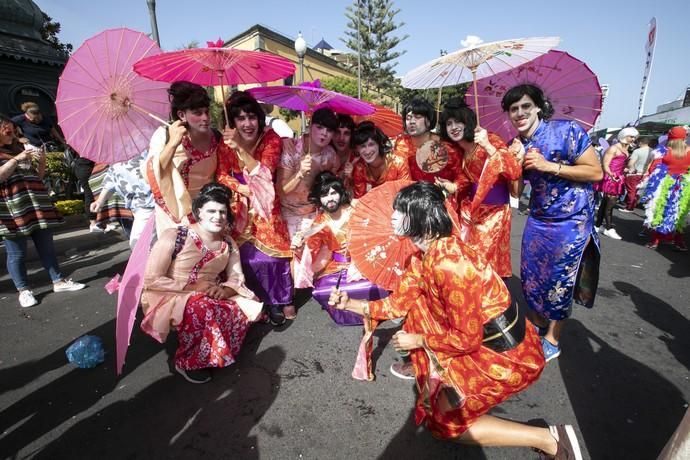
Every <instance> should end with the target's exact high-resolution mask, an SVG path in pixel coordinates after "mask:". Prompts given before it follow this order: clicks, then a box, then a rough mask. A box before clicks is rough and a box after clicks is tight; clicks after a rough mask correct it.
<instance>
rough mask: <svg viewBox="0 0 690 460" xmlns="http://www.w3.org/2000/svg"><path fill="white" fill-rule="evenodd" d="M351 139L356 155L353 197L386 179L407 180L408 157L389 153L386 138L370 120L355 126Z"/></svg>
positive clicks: (408, 173)
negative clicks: (357, 156) (357, 158)
mask: <svg viewBox="0 0 690 460" xmlns="http://www.w3.org/2000/svg"><path fill="white" fill-rule="evenodd" d="M352 142H353V143H354V145H355V149H356V150H357V154H358V155H359V160H357V161H356V162H355V165H354V169H353V171H352V180H353V194H354V197H355V198H361V197H363V196H364V195H365V194H366V193H367V192H368V191H369V190H371V189H373V188H375V187H378V186H379V185H381V184H383V183H385V182H388V181H394V180H403V179H407V180H410V168H409V167H408V166H407V160H406V159H405V158H404V157H402V156H399V155H396V154H394V153H393V152H391V143H390V141H389V140H388V137H386V135H385V134H384V133H383V131H381V130H380V129H379V128H377V127H376V125H375V124H374V123H372V122H371V121H363V122H361V123H360V124H358V125H357V128H355V133H354V135H353V139H352Z"/></svg>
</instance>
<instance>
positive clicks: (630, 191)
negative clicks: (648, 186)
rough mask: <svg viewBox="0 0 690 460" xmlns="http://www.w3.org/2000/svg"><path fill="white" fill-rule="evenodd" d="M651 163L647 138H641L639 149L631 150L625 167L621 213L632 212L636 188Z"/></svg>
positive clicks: (650, 149)
mask: <svg viewBox="0 0 690 460" xmlns="http://www.w3.org/2000/svg"><path fill="white" fill-rule="evenodd" d="M651 161H652V148H651V147H650V146H649V138H646V137H641V138H640V139H639V147H638V148H636V149H635V150H633V153H632V154H631V155H630V159H629V160H628V164H627V166H626V169H627V173H626V175H625V191H626V196H625V208H624V209H621V212H633V211H634V210H635V206H636V205H637V186H638V185H640V182H641V181H642V177H643V176H644V174H645V172H647V168H648V167H649V164H650V163H651Z"/></svg>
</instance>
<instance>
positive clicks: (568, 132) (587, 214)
mask: <svg viewBox="0 0 690 460" xmlns="http://www.w3.org/2000/svg"><path fill="white" fill-rule="evenodd" d="M520 140H521V141H522V144H523V145H524V147H525V151H526V150H527V149H529V148H532V147H536V148H538V149H539V150H540V151H541V153H542V155H544V158H545V159H546V160H548V161H553V162H558V163H561V164H564V165H573V164H575V162H576V161H577V159H578V158H580V156H581V155H582V154H583V153H584V152H585V151H586V150H587V148H589V147H590V145H591V140H590V139H589V136H588V135H587V133H586V132H585V131H584V130H583V129H582V128H581V127H580V126H579V125H578V124H577V123H575V122H572V121H564V120H554V121H545V120H542V121H541V122H540V124H539V126H538V127H537V130H536V131H535V132H534V134H533V135H532V137H531V138H530V139H520ZM524 177H525V179H527V180H529V182H530V185H531V186H532V197H531V199H530V215H529V218H528V219H527V224H526V225H525V231H524V233H523V235H522V258H521V264H520V276H521V278H522V289H523V291H524V294H525V299H526V300H527V304H528V305H529V307H530V308H532V309H533V310H534V311H536V312H537V313H539V314H540V315H542V316H544V317H545V318H548V319H550V320H562V319H565V318H567V317H568V316H570V313H571V310H572V302H573V298H574V299H575V301H576V302H578V303H579V304H581V305H584V306H586V307H588V308H591V307H592V305H593V303H594V297H595V295H596V290H597V284H598V281H599V257H600V253H599V237H598V235H597V232H596V230H595V229H594V193H593V190H592V184H591V183H589V182H574V181H570V180H567V179H564V178H562V177H558V176H555V175H553V174H548V173H542V172H539V171H535V170H529V171H525V176H524Z"/></svg>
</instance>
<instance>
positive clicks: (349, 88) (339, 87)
mask: <svg viewBox="0 0 690 460" xmlns="http://www.w3.org/2000/svg"><path fill="white" fill-rule="evenodd" d="M321 86H322V87H324V88H326V89H330V90H331V91H337V92H339V93H341V94H345V95H347V96H352V97H357V80H355V79H353V78H348V77H331V78H324V79H322V80H321ZM362 99H364V100H365V101H372V100H373V98H372V97H371V94H369V93H368V92H367V91H366V90H365V89H364V88H362Z"/></svg>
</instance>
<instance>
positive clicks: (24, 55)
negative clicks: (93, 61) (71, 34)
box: [0, 0, 68, 119]
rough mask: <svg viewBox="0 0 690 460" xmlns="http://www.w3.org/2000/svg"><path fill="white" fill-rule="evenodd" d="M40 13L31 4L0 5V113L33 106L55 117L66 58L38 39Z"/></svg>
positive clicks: (7, 0) (24, 0)
mask: <svg viewBox="0 0 690 460" xmlns="http://www.w3.org/2000/svg"><path fill="white" fill-rule="evenodd" d="M42 26H43V13H42V11H41V9H40V8H39V7H38V6H37V5H36V4H35V3H34V2H32V1H31V0H3V1H1V2H0V112H2V113H4V114H6V115H10V116H13V115H17V114H19V113H21V110H20V107H21V105H22V103H24V102H28V101H31V102H36V103H37V104H38V105H39V106H40V107H41V110H42V111H43V113H45V114H48V115H50V116H51V117H52V118H53V119H55V117H56V110H55V96H56V94H57V86H58V80H59V77H60V74H61V73H62V69H63V68H64V66H65V63H66V62H67V58H68V56H66V55H64V54H62V53H60V52H59V51H57V50H56V49H54V48H53V47H52V46H51V45H50V44H49V43H48V42H47V41H45V40H43V39H42V38H41V28H42Z"/></svg>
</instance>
